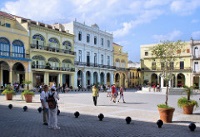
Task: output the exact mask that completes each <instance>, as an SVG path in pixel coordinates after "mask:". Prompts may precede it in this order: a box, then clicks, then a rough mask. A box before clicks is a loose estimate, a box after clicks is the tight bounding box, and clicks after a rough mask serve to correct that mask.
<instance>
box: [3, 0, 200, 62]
mask: <svg viewBox="0 0 200 137" xmlns="http://www.w3.org/2000/svg"><path fill="white" fill-rule="evenodd" d="M0 10H1V11H5V12H8V13H11V14H14V15H18V16H22V17H25V18H29V19H31V20H35V21H40V22H44V23H47V24H53V23H68V22H71V21H74V20H75V19H76V20H77V21H78V22H80V23H84V22H85V24H86V25H89V26H90V25H92V24H94V23H96V24H98V26H99V28H100V30H103V31H107V32H109V33H112V34H113V38H114V39H113V41H114V42H115V43H117V44H120V45H121V46H123V51H124V52H127V53H128V56H129V60H131V61H133V62H139V61H140V46H141V45H144V44H152V43H159V42H162V41H166V40H169V41H176V40H182V41H189V40H190V39H191V37H192V38H193V39H194V40H200V0H42V1H41V0H1V2H0Z"/></svg>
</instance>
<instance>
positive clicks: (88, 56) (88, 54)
mask: <svg viewBox="0 0 200 137" xmlns="http://www.w3.org/2000/svg"><path fill="white" fill-rule="evenodd" d="M86 59H87V60H86V63H87V66H90V52H87V57H86Z"/></svg>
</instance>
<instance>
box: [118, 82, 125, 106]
mask: <svg viewBox="0 0 200 137" xmlns="http://www.w3.org/2000/svg"><path fill="white" fill-rule="evenodd" d="M121 98H122V100H123V103H126V102H125V101H124V89H123V87H122V86H121V87H120V97H119V99H118V102H119V100H120V99H121Z"/></svg>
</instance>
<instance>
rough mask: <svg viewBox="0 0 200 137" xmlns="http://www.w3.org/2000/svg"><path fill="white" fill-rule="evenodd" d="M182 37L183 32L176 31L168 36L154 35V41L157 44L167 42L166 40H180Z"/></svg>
mask: <svg viewBox="0 0 200 137" xmlns="http://www.w3.org/2000/svg"><path fill="white" fill-rule="evenodd" d="M181 35H182V32H181V31H178V30H175V31H172V32H170V33H168V34H166V35H153V39H154V40H155V42H160V41H166V40H170V41H174V40H177V39H179V38H180V36H181Z"/></svg>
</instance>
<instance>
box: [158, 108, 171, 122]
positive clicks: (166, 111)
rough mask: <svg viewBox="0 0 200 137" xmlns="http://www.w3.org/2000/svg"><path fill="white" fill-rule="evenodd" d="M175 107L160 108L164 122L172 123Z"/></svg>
mask: <svg viewBox="0 0 200 137" xmlns="http://www.w3.org/2000/svg"><path fill="white" fill-rule="evenodd" d="M174 110H175V108H158V111H159V114H160V119H161V120H162V121H163V122H164V123H171V122H172V118H173V113H174Z"/></svg>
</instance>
